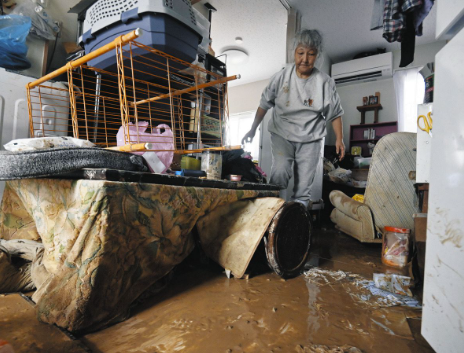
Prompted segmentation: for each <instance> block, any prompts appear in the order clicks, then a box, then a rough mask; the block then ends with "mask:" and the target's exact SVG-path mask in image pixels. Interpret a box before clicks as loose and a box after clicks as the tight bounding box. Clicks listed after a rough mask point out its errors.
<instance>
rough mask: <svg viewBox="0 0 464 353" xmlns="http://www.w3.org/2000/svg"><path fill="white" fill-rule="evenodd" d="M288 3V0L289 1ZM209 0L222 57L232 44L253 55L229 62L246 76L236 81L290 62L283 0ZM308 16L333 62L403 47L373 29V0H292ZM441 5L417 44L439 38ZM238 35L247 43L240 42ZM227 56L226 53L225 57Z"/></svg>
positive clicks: (306, 24)
mask: <svg viewBox="0 0 464 353" xmlns="http://www.w3.org/2000/svg"><path fill="white" fill-rule="evenodd" d="M283 1H284V2H285V0H283ZM206 2H209V3H210V4H211V5H213V6H214V7H215V8H216V9H217V12H213V13H212V21H211V22H212V23H211V38H212V48H213V49H214V51H215V54H216V56H219V55H221V54H222V53H223V52H224V51H225V50H226V49H241V50H243V51H245V52H246V53H247V54H248V60H247V61H246V62H244V63H242V64H232V63H231V60H229V63H227V67H228V74H229V75H233V74H240V75H241V77H242V78H241V79H240V80H236V81H232V82H230V83H229V85H230V86H237V85H242V84H246V83H250V82H255V81H260V80H264V79H267V78H269V77H270V76H272V75H273V74H274V73H275V72H277V71H278V70H279V69H280V68H282V66H283V65H284V64H285V43H286V31H287V27H286V24H287V10H286V9H285V8H284V6H283V5H282V3H281V2H280V0H201V1H199V2H198V3H197V4H196V5H195V7H196V8H198V7H201V6H202V5H203V4H204V3H206ZM287 2H288V3H289V4H290V6H292V7H293V8H294V9H296V10H298V11H299V12H300V13H301V15H302V20H301V22H302V23H301V27H302V28H311V29H313V28H316V29H318V30H320V31H321V33H322V34H323V37H324V41H325V44H324V50H325V53H326V54H327V55H328V57H329V58H330V60H331V61H332V63H337V62H342V61H346V60H350V59H352V58H353V56H354V55H356V54H358V53H361V52H365V51H375V50H376V49H377V48H386V49H387V51H394V50H399V49H400V43H388V42H387V41H386V40H385V39H383V37H382V30H376V31H370V23H371V17H372V10H373V4H374V1H373V0H350V1H347V0H287ZM435 19H436V6H434V8H433V9H432V11H431V13H430V14H429V15H428V16H427V18H426V19H425V20H424V30H423V36H422V37H416V45H423V44H427V43H431V42H434V41H435ZM236 37H242V38H243V42H242V43H241V44H237V43H236V42H235V38H236ZM221 60H224V57H221Z"/></svg>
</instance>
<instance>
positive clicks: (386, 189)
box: [329, 132, 419, 243]
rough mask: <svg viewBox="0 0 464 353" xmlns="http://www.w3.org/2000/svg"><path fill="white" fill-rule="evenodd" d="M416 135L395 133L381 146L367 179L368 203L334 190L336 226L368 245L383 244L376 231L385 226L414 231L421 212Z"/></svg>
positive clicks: (384, 138)
mask: <svg viewBox="0 0 464 353" xmlns="http://www.w3.org/2000/svg"><path fill="white" fill-rule="evenodd" d="M416 144H417V142H416V134H415V133H407V132H395V133H392V134H388V135H386V136H384V137H383V138H381V139H380V140H379V142H378V143H377V145H376V147H375V149H374V153H373V155H372V161H371V165H370V168H369V174H368V177H367V187H366V192H365V194H364V203H361V202H357V201H355V200H353V199H351V198H349V197H348V196H346V195H345V194H344V193H343V192H341V191H339V190H334V191H332V192H331V193H330V195H329V198H330V202H331V203H332V205H333V206H334V207H335V208H334V209H333V211H332V213H331V215H330V219H331V220H332V222H334V223H335V227H336V228H337V229H339V230H341V231H342V232H344V233H347V234H349V235H351V236H352V237H354V238H356V239H358V240H359V241H361V242H365V243H376V242H381V241H382V239H379V238H376V236H375V235H376V232H381V231H382V230H383V227H385V226H393V227H400V228H409V229H411V230H413V229H414V219H413V214H414V213H417V212H419V210H418V206H417V204H418V202H417V195H416V193H415V190H414V182H415V180H411V179H410V177H409V172H411V171H415V169H416V151H415V149H416Z"/></svg>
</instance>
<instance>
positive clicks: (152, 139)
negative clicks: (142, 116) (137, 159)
mask: <svg viewBox="0 0 464 353" xmlns="http://www.w3.org/2000/svg"><path fill="white" fill-rule="evenodd" d="M147 129H148V121H139V122H138V132H137V127H136V126H135V125H134V124H132V123H129V136H130V141H131V143H151V144H152V145H153V149H154V150H156V152H132V153H134V154H139V155H142V156H144V157H145V154H146V155H147V156H146V157H147V158H145V160H146V161H147V163H148V165H149V167H150V170H151V171H152V172H159V169H157V168H154V165H153V164H150V160H153V159H154V160H156V162H157V164H158V159H159V161H161V162H162V163H163V164H164V166H165V168H164V169H163V170H162V171H161V173H164V172H165V171H166V170H167V169H168V168H169V167H170V165H171V163H172V159H173V158H174V152H173V151H174V142H173V139H172V136H173V134H172V131H171V128H170V127H169V126H168V125H165V124H161V125H158V126H157V127H156V128H154V129H153V130H152V131H149V130H148V131H147ZM161 130H164V131H161ZM116 141H117V144H118V146H124V145H125V142H124V128H123V126H121V127H120V128H119V131H118V133H117V135H116ZM163 150H164V151H163ZM153 153H156V156H157V158H153V157H154V156H153Z"/></svg>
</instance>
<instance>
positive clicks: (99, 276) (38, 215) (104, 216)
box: [0, 179, 278, 331]
mask: <svg viewBox="0 0 464 353" xmlns="http://www.w3.org/2000/svg"><path fill="white" fill-rule="evenodd" d="M276 196H278V192H277V191H253V190H227V189H214V188H198V187H179V186H169V185H159V184H142V183H128V182H111V181H102V180H66V179H23V180H13V181H8V182H7V185H6V189H5V193H4V197H3V203H2V212H1V214H0V238H3V239H32V240H41V241H42V243H43V245H44V253H43V258H42V259H40V261H41V262H42V263H41V264H40V266H42V267H43V271H44V273H46V276H45V279H44V280H41V281H40V282H41V283H35V284H36V286H37V291H36V292H35V293H34V295H33V300H34V301H35V302H36V304H37V305H36V307H37V314H38V318H39V319H40V320H41V321H43V322H47V323H51V324H56V325H58V326H60V327H63V328H65V329H67V330H70V331H91V330H97V329H99V328H102V327H104V326H105V325H108V324H110V323H114V322H117V321H121V320H124V319H125V318H126V317H127V316H128V313H129V307H130V305H131V303H133V302H134V301H135V300H136V299H137V298H138V297H139V296H140V295H141V294H142V293H143V292H144V291H146V290H147V289H148V288H150V287H151V286H152V285H153V284H154V283H155V282H157V281H158V280H159V279H161V278H162V277H163V276H165V275H166V274H168V273H169V272H170V271H171V270H172V269H173V267H174V266H175V265H177V264H179V263H180V262H181V261H182V260H183V259H185V258H186V257H187V255H189V253H190V252H191V251H192V249H193V247H194V241H193V237H192V235H191V230H192V228H193V227H194V225H195V224H196V223H197V221H198V220H199V219H200V218H202V217H204V216H205V215H208V214H209V213H210V212H212V211H213V210H215V209H216V208H218V207H221V206H224V205H228V204H233V203H234V202H236V201H240V200H247V199H253V198H257V197H276ZM32 279H33V280H34V273H33V278H32Z"/></svg>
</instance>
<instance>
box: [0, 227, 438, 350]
mask: <svg viewBox="0 0 464 353" xmlns="http://www.w3.org/2000/svg"><path fill="white" fill-rule="evenodd" d="M310 253H311V255H310V260H309V263H308V266H307V268H310V267H312V268H314V267H318V268H320V269H323V270H330V271H338V270H341V271H344V272H349V273H350V274H352V275H354V277H350V276H348V277H346V278H342V279H340V278H338V277H336V276H335V277H330V276H325V278H307V277H305V276H304V275H302V276H300V277H297V278H294V279H290V280H286V281H285V280H282V279H281V278H279V277H278V276H277V275H275V274H273V273H271V272H270V271H269V270H266V269H265V267H262V266H260V261H259V259H255V260H257V261H255V263H254V267H253V269H252V271H251V276H250V278H249V279H247V280H246V279H234V278H231V279H228V278H227V277H226V276H225V274H224V273H223V271H222V270H221V269H220V268H219V267H217V266H216V265H214V264H211V263H210V264H207V263H205V261H204V259H203V261H201V260H202V258H201V256H199V254H198V253H196V254H194V255H193V256H192V257H191V258H190V259H189V261H187V262H186V263H184V264H183V265H182V266H181V267H179V268H178V269H176V271H175V273H174V276H173V277H172V279H171V282H170V283H169V285H168V286H167V287H166V288H165V289H164V290H163V291H161V292H160V293H159V294H157V295H156V296H154V297H151V298H149V299H145V300H144V301H143V302H142V303H140V304H139V305H138V306H137V307H136V308H135V309H134V312H133V315H132V316H131V317H130V318H129V319H128V320H126V321H124V322H122V323H119V324H116V325H114V326H112V327H109V328H107V329H105V330H102V331H99V332H96V333H91V334H87V335H85V336H83V337H78V338H77V341H76V340H75V341H74V346H73V347H74V350H73V351H76V352H78V351H85V350H86V349H88V350H90V351H92V352H96V353H98V352H105V353H106V352H150V353H155V352H157V353H161V352H163V353H164V352H202V353H203V352H222V353H226V352H229V353H231V352H233V353H235V352H276V353H277V352H299V353H303V352H324V350H315V348H316V345H326V346H329V347H332V348H334V347H342V346H345V349H346V351H347V352H348V347H356V348H358V349H359V350H361V351H363V352H375V353H380V352H433V350H432V349H431V348H430V347H428V345H427V343H426V342H425V341H424V340H423V338H422V337H421V336H420V317H421V311H420V310H418V309H411V308H407V307H400V306H393V307H383V306H382V305H379V303H378V302H376V301H374V300H373V299H372V298H370V299H368V296H366V290H365V289H363V288H362V287H359V286H357V285H356V281H357V280H359V279H361V280H362V279H363V278H366V279H370V280H372V274H373V273H385V272H387V271H389V269H388V268H387V267H385V266H383V265H382V264H381V261H380V245H366V244H361V243H359V242H358V241H356V240H354V239H352V238H350V237H348V236H346V235H344V234H342V233H339V232H337V231H335V230H332V229H320V230H317V231H315V232H314V235H313V244H312V248H311V251H310ZM261 261H264V260H262V259H261ZM18 298H21V297H19V296H18ZM366 298H367V299H366ZM21 300H24V299H22V298H21ZM2 303H3V304H2ZM6 304H7V303H6V301H5V297H3V298H1V297H0V339H6V340H7V341H10V342H11V343H12V344H13V345H14V346H15V348H16V349H15V352H16V353H19V352H67V351H70V350H69V347H70V346H72V343H70V342H69V340H68V338H67V337H66V338H63V337H62V336H60V335H58V336H59V337H60V339H56V340H55V342H53V340H52V339H50V333H49V332H48V331H47V330H50V327H49V326H48V325H45V324H34V325H32V324H31V320H33V319H32V318H31V317H30V313H29V316H28V317H27V321H26V319H24V320H22V321H21V319H20V317H18V315H16V316H15V317H14V320H13V316H12V314H11V312H9V311H8V310H7V308H5V305H6ZM24 305H30V304H28V303H26V302H25V304H24ZM5 315H6V316H5ZM8 316H9V317H8ZM12 320H13V321H14V322H12ZM54 329H55V330H57V329H56V328H54ZM31 330H33V331H34V332H31ZM21 332H28V334H27V335H26V334H21ZM58 336H57V337H58ZM24 340H29V342H24ZM325 351H327V350H325ZM337 352H343V350H339V351H337ZM350 352H357V351H356V350H351V351H350Z"/></svg>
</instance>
